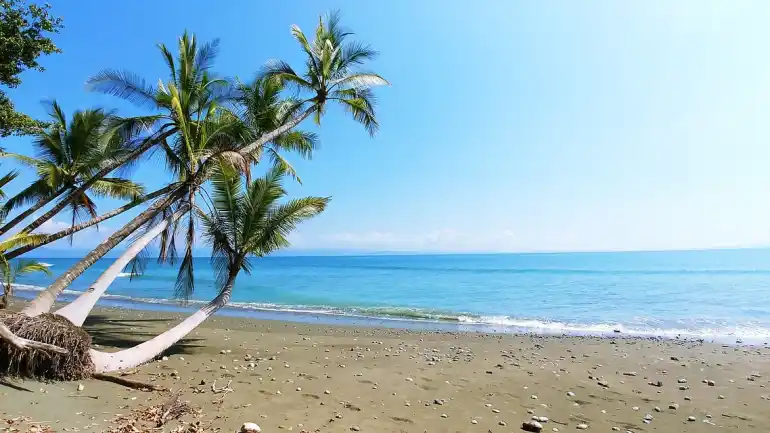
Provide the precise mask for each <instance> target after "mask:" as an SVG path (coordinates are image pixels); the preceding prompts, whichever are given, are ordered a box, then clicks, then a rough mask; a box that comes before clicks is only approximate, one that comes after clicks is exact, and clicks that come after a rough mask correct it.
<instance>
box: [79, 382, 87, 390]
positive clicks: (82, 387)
mask: <svg viewBox="0 0 770 433" xmlns="http://www.w3.org/2000/svg"><path fill="white" fill-rule="evenodd" d="M84 389H86V387H85V385H83V384H82V383H79V384H78V392H83V390H84Z"/></svg>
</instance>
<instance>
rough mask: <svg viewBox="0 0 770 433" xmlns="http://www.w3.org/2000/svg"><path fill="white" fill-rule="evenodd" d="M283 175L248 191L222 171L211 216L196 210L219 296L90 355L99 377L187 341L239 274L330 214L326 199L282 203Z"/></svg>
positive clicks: (225, 298) (271, 175) (277, 171)
mask: <svg viewBox="0 0 770 433" xmlns="http://www.w3.org/2000/svg"><path fill="white" fill-rule="evenodd" d="M284 175H285V171H284V170H283V169H281V168H280V167H274V168H273V169H271V170H270V171H269V172H268V173H267V174H266V175H265V176H263V177H261V178H258V179H256V180H254V181H252V182H251V183H248V184H246V185H244V181H243V179H242V177H241V175H240V173H238V172H237V171H235V170H233V169H232V167H230V166H228V165H226V164H219V165H218V167H217V168H216V172H215V174H214V176H213V179H212V182H211V183H212V193H211V195H212V199H211V204H210V210H209V212H208V213H207V212H203V211H202V210H201V209H197V211H196V213H197V214H198V216H199V217H200V220H201V222H202V223H203V230H204V233H205V239H206V240H207V242H208V243H209V244H210V245H211V249H212V255H211V260H212V264H213V268H214V270H215V272H216V277H217V279H216V281H217V283H216V284H217V287H219V294H218V295H217V296H216V297H215V298H214V299H213V300H212V301H211V302H209V303H208V304H206V305H205V306H204V307H203V308H201V309H200V310H198V311H197V312H196V313H194V314H192V315H191V316H189V317H188V318H187V319H185V320H184V321H182V322H181V323H180V324H178V325H177V326H175V327H173V328H171V329H170V330H168V331H166V332H164V333H163V334H161V335H159V336H157V337H155V338H153V339H151V340H149V341H146V342H144V343H142V344H139V345H137V346H135V347H133V348H130V349H126V350H122V351H120V352H116V353H104V352H98V351H95V350H92V351H91V357H92V359H93V361H94V364H95V367H96V371H97V372H100V373H104V372H109V371H116V370H123V369H127V368H133V367H136V366H137V365H140V364H143V363H145V362H148V361H150V360H152V359H154V358H155V357H157V356H158V355H160V354H161V353H163V351H164V350H166V349H167V348H169V347H171V346H172V345H173V344H175V343H176V342H178V341H179V340H181V339H182V338H184V337H185V336H186V335H187V334H189V333H190V332H192V331H193V330H194V329H195V328H196V327H197V326H198V325H200V324H201V323H203V322H204V321H205V320H206V319H207V318H208V317H209V316H211V315H212V314H214V313H215V312H216V311H217V310H219V309H220V308H222V307H223V306H225V305H226V304H227V303H228V302H229V300H230V297H231V295H232V291H233V286H234V285H235V280H236V278H237V276H238V274H239V272H240V271H241V270H243V271H245V272H246V273H250V272H251V269H252V264H251V262H250V260H249V258H250V257H252V256H254V257H265V256H267V255H269V254H271V253H272V252H274V251H277V250H279V249H282V248H286V247H288V246H289V241H288V239H287V238H286V237H287V236H288V235H289V233H291V232H292V231H293V230H294V228H295V227H296V226H297V225H298V224H299V223H301V222H303V221H305V220H308V219H310V218H312V217H314V216H316V215H318V214H320V213H321V212H322V211H323V210H324V209H325V208H326V206H327V204H328V203H329V198H323V197H305V198H300V199H294V200H289V201H285V202H281V201H282V200H284V199H285V197H286V190H285V189H284V188H283V185H282V178H283V177H284ZM83 296H85V295H83ZM57 314H59V313H57ZM65 317H67V316H65Z"/></svg>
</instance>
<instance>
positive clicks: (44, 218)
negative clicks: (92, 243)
mask: <svg viewBox="0 0 770 433" xmlns="http://www.w3.org/2000/svg"><path fill="white" fill-rule="evenodd" d="M166 134H169V135H170V134H171V132H166V133H164V136H162V137H161V138H158V139H155V140H150V139H147V140H145V141H144V143H142V145H141V146H139V147H137V148H136V149H134V151H133V152H131V153H129V154H128V155H126V156H124V157H123V158H121V159H118V160H116V161H114V162H113V163H112V164H109V165H107V166H106V167H104V168H103V169H101V170H100V171H99V172H98V173H96V174H95V175H93V176H91V178H90V179H88V180H87V181H85V182H84V183H83V184H82V185H80V186H79V187H78V188H77V189H75V190H73V191H72V192H71V193H69V194H68V195H67V197H66V198H65V199H64V200H61V201H60V202H59V203H56V206H54V207H53V208H51V209H50V210H49V211H48V212H46V213H44V214H43V215H42V216H40V218H38V219H36V220H34V221H32V222H31V223H30V224H29V225H28V226H27V227H25V228H24V230H25V231H27V232H31V231H32V230H35V229H36V228H38V227H40V226H41V225H43V223H44V222H46V221H48V220H50V219H51V218H53V217H54V216H55V215H56V214H58V213H59V212H61V211H62V209H64V208H65V207H67V205H69V204H70V203H72V200H74V199H75V198H77V197H80V195H81V194H82V193H84V192H85V191H86V190H87V189H88V188H91V185H93V184H94V183H96V182H97V181H99V180H101V179H102V178H103V177H104V176H107V175H108V174H109V173H110V172H111V171H112V170H115V169H116V168H118V167H120V166H121V165H123V164H125V163H127V162H128V161H131V160H132V159H134V158H137V157H138V156H140V155H141V154H143V153H144V152H146V151H147V150H149V149H150V148H151V147H152V146H154V145H155V144H156V143H158V141H159V140H160V139H162V138H165V137H167V135H166Z"/></svg>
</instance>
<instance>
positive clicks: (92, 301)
mask: <svg viewBox="0 0 770 433" xmlns="http://www.w3.org/2000/svg"><path fill="white" fill-rule="evenodd" d="M187 209H188V208H187V207H184V208H182V209H180V210H178V211H176V213H174V214H173V215H171V216H170V217H168V218H166V219H165V220H163V221H162V222H161V223H160V224H158V225H156V226H155V227H153V228H152V229H151V230H149V231H148V232H147V233H145V234H143V235H142V236H141V237H140V238H139V239H137V240H136V241H135V242H134V243H133V244H131V246H130V247H128V248H127V249H126V251H125V252H124V253H123V254H121V256H120V257H118V258H117V260H115V261H114V262H113V263H112V265H110V267H108V268H107V270H105V271H104V272H103V273H102V275H100V276H99V278H97V279H96V281H94V283H93V284H92V285H91V287H89V288H88V290H86V291H85V292H84V293H83V294H82V295H80V296H78V297H77V299H75V300H74V301H72V302H70V303H69V304H67V305H65V306H64V307H62V308H61V309H59V311H57V312H56V314H58V315H59V316H62V317H66V318H67V319H69V321H70V322H72V323H73V324H75V325H76V326H82V325H83V322H85V321H86V318H87V317H88V315H89V314H90V313H91V310H92V309H93V308H94V305H96V302H97V301H98V300H99V298H101V296H102V295H103V294H104V292H106V291H107V288H108V287H109V286H110V284H112V282H113V281H115V279H116V278H117V277H118V275H120V273H121V271H123V269H124V268H125V267H126V266H127V265H128V264H129V263H130V262H131V260H132V259H133V258H134V257H136V256H137V254H139V253H140V252H141V251H142V250H143V249H144V247H146V246H147V245H148V244H149V243H150V242H152V240H153V239H155V238H156V237H158V235H159V234H161V233H162V232H163V230H165V229H166V227H168V226H169V224H171V223H173V222H174V221H176V220H177V219H179V218H180V217H181V216H182V215H184V213H185V212H187Z"/></svg>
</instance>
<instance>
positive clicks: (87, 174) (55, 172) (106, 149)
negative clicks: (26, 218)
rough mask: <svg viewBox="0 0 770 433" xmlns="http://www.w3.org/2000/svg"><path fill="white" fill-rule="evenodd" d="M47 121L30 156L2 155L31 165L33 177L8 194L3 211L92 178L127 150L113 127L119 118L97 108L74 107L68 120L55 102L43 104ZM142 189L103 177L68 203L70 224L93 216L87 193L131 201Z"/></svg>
mask: <svg viewBox="0 0 770 433" xmlns="http://www.w3.org/2000/svg"><path fill="white" fill-rule="evenodd" d="M48 108H49V116H50V119H51V124H50V126H49V127H48V128H46V129H45V130H43V131H41V132H39V133H38V134H36V136H35V141H34V148H35V150H36V154H37V155H36V157H30V156H25V155H21V154H16V153H6V156H9V157H12V158H14V159H15V160H17V161H18V162H20V163H21V164H23V165H26V166H28V167H30V168H32V169H34V170H35V171H36V173H37V176H38V179H37V180H36V181H34V182H33V183H32V184H31V185H29V186H28V187H26V188H24V189H23V190H22V191H21V192H19V193H18V194H16V195H15V196H13V197H11V198H10V199H9V200H8V201H7V202H6V203H5V206H4V209H5V210H6V212H7V211H10V210H11V209H14V208H17V207H20V206H24V205H29V204H32V203H35V202H37V201H39V200H44V199H46V198H52V197H54V196H58V195H61V194H62V193H66V192H67V191H74V190H76V189H77V188H78V187H79V186H80V185H81V184H83V183H85V182H87V181H89V180H91V179H92V177H93V176H95V175H96V173H97V172H98V171H99V169H100V168H101V167H102V166H103V165H105V164H109V163H110V162H111V161H114V160H116V159H120V158H122V157H123V156H124V155H126V154H128V153H130V152H131V151H132V150H133V149H132V147H131V143H130V142H129V141H126V140H125V137H124V136H123V135H122V134H121V129H120V127H118V126H117V124H118V123H119V119H118V118H117V117H116V116H115V115H114V114H113V113H112V112H109V111H106V110H103V109H89V110H82V111H81V110H79V111H76V112H75V113H74V114H73V115H72V118H71V119H70V120H69V121H68V119H67V117H66V116H65V114H64V112H63V110H62V108H61V106H59V104H58V103H57V102H55V101H54V102H51V103H50V104H48ZM143 192H144V188H143V187H142V186H141V185H138V184H136V183H134V182H132V181H131V180H129V179H125V178H121V177H103V178H100V179H98V180H96V181H94V182H93V184H92V185H91V186H90V187H89V188H88V189H87V190H86V191H85V192H83V193H80V194H78V196H77V197H76V198H75V199H74V200H72V201H71V202H70V203H69V204H68V208H69V209H70V211H71V213H72V224H73V225H74V224H75V223H76V222H77V221H78V220H80V219H81V218H82V217H84V216H88V217H91V218H93V217H96V216H97V212H96V210H97V209H96V203H95V202H94V200H93V198H92V196H93V195H95V196H98V197H112V198H118V199H123V200H133V199H135V198H137V197H138V196H140V195H141V194H142V193H143Z"/></svg>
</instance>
